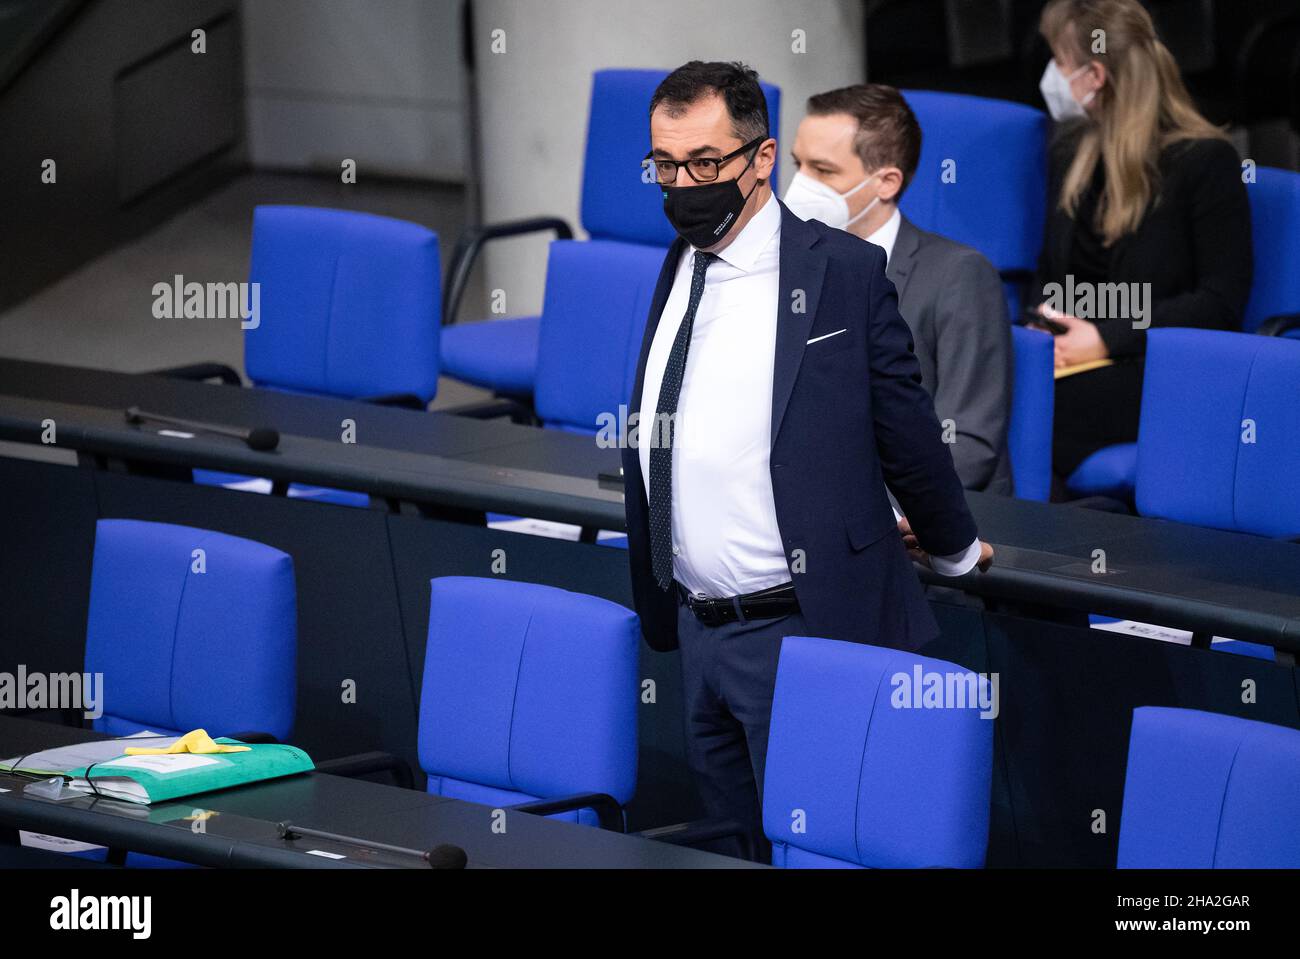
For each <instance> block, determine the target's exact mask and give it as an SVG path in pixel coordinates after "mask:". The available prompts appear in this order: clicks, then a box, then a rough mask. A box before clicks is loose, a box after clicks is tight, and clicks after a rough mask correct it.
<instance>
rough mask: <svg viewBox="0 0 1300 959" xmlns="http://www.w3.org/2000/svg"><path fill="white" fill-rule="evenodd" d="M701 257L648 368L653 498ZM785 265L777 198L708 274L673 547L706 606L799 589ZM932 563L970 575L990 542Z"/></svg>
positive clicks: (688, 584)
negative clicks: (784, 534) (775, 399)
mask: <svg viewBox="0 0 1300 959" xmlns="http://www.w3.org/2000/svg"><path fill="white" fill-rule="evenodd" d="M895 216H897V212H896V213H895ZM896 232H897V231H895V233H896ZM891 246H892V243H891ZM695 254H696V250H695V248H694V247H688V248H687V249H686V250H685V252H684V253H683V254H682V258H681V261H680V262H679V263H678V264H677V273H676V275H675V276H674V279H673V286H672V290H671V291H670V292H669V294H668V300H667V302H666V303H665V304H664V309H663V313H662V314H661V315H660V318H659V324H658V327H657V328H656V330H655V334H654V340H653V341H652V342H651V344H650V354H649V357H648V358H647V361H646V368H645V380H644V383H643V384H642V389H641V397H640V407H639V419H638V423H639V431H638V440H639V444H638V450H637V452H638V456H639V458H640V462H641V476H642V478H643V480H644V482H645V486H646V489H647V491H648V490H649V486H650V447H651V443H652V441H653V439H654V436H653V434H654V432H655V426H654V424H655V407H656V405H657V404H658V400H659V388H660V386H661V384H662V382H663V375H664V368H665V366H666V365H667V362H668V354H669V353H670V352H671V351H672V346H673V341H674V340H675V339H676V337H677V331H678V330H679V329H680V327H681V323H682V320H683V319H684V318H685V315H686V308H687V306H688V304H689V301H690V288H691V278H692V274H693V271H694V265H695ZM780 254H781V207H780V205H779V204H778V203H777V201H776V197H775V196H773V197H770V198H769V199H768V201H767V203H765V204H764V205H763V207H762V209H760V210H759V211H758V212H757V213H756V214H754V217H753V218H752V219H751V220H750V221H749V222H748V223H746V224H745V226H744V228H743V229H742V230H741V231H740V232H739V233H738V234H737V235H736V237H735V239H733V240H732V241H731V243H729V244H728V245H727V247H726V248H725V249H723V250H722V251H720V252H719V253H718V256H719V259H718V260H716V261H714V262H713V263H712V264H711V265H710V266H709V269H708V272H707V273H706V274H705V283H704V293H703V295H702V296H701V298H700V303H699V307H698V308H697V310H696V314H695V322H694V325H693V327H692V332H691V343H690V349H689V350H688V352H687V360H686V371H685V374H684V375H683V377H682V389H681V393H680V395H679V397H678V401H677V418H676V420H675V424H674V425H675V429H674V437H673V440H674V441H673V469H672V539H673V577H674V578H675V579H676V580H677V581H678V582H679V583H681V584H682V586H683V587H684V588H685V589H687V590H688V591H689V592H691V593H694V594H695V595H697V596H705V597H709V598H718V597H726V596H736V595H743V594H745V593H752V592H754V591H756V590H760V589H766V588H767V587H769V586H777V585H779V584H781V583H784V582H787V581H788V580H789V579H790V570H789V566H788V563H787V560H786V557H785V555H784V550H783V546H782V541H781V532H780V528H779V527H778V525H777V521H776V504H775V501H774V499H773V495H772V476H771V471H770V460H771V453H772V377H773V367H774V364H775V359H776V325H777V301H778V298H779V295H780V289H779V284H780ZM931 559H932V563H933V566H934V568H935V571H936V572H938V573H940V574H941V575H945V576H956V575H960V574H962V573H965V572H966V571H967V570H969V569H971V568H972V567H973V566H974V565H975V562H976V561H977V560H978V559H979V541H978V540H976V541H975V542H974V543H972V544H971V547H970V548H969V549H967V550H966V551H965V552H963V553H960V554H957V555H954V556H948V557H937V556H936V557H931ZM968 560H969V561H968Z"/></svg>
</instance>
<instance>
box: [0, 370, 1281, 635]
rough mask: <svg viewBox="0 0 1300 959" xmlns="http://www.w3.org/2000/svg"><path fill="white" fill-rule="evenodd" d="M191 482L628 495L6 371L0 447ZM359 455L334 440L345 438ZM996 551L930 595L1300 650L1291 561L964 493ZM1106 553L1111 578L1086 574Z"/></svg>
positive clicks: (588, 447) (540, 507)
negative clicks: (170, 426) (251, 430)
mask: <svg viewBox="0 0 1300 959" xmlns="http://www.w3.org/2000/svg"><path fill="white" fill-rule="evenodd" d="M131 405H137V406H140V407H142V408H144V409H147V410H150V411H151V412H158V413H163V414H169V415H173V416H179V417H183V418H194V419H202V420H206V421H209V422H215V423H222V424H229V425H235V426H241V427H255V426H264V425H269V426H274V427H275V428H276V429H278V430H279V431H280V433H281V442H280V446H279V449H277V450H276V451H275V452H273V453H257V452H254V451H253V450H250V449H248V448H247V447H246V446H245V445H244V444H243V443H241V442H240V441H238V440H233V439H226V438H224V437H220V436H196V437H195V438H194V439H189V440H185V439H175V438H171V437H166V436H160V435H158V433H157V432H156V429H155V428H154V427H140V426H133V425H130V424H128V423H127V422H126V421H125V418H124V416H123V411H124V410H125V408H126V407H127V406H131ZM46 418H53V419H54V420H55V422H56V423H57V424H58V445H59V446H61V447H66V448H72V449H77V450H84V451H88V452H93V453H98V454H102V455H106V456H114V457H122V458H126V459H136V460H143V461H149V462H157V463H166V464H174V465H177V466H189V465H195V466H201V467H206V468H210V469H220V470H230V471H232V472H242V473H246V474H251V475H257V476H268V477H271V478H273V479H283V480H290V481H295V480H296V481H299V482H306V483H316V484H320V485H324V486H336V487H343V488H349V489H359V490H362V491H365V492H369V493H373V494H376V495H379V496H387V497H393V498H397V499H410V500H414V501H417V502H428V503H435V504H438V505H443V506H450V507H458V508H464V509H474V510H491V511H495V512H505V513H512V514H515V515H526V516H534V517H538V518H541V519H553V520H558V521H561V522H568V523H577V524H580V525H584V526H594V527H598V528H602V529H623V528H624V525H625V521H624V515H623V497H622V493H621V492H620V491H617V490H610V489H606V488H603V487H602V486H601V485H600V483H599V482H598V481H597V475H598V474H599V473H600V472H616V471H617V468H618V454H617V451H616V450H612V449H601V448H598V447H597V445H596V443H595V442H594V440H593V439H592V438H591V437H583V436H577V435H573V434H569V433H563V432H560V431H554V430H540V429H535V428H532V427H524V426H516V425H514V424H511V423H507V422H502V421H486V422H485V421H481V420H472V419H467V418H462V417H456V416H451V415H448V414H441V413H421V412H416V411H411V410H402V409H391V408H385V407H377V406H374V405H372V404H367V403H363V402H357V401H347V400H337V399H326V398H320V397H311V396H299V395H293V394H287V393H279V392H275V391H269V390H259V389H238V388H234V387H229V386H218V385H213V384H208V383H192V382H186V381H183V380H173V379H167V378H164V377H159V376H151V375H140V374H125V373H113V372H107V371H102V370H89V369H81V368H76V367H67V366H57V365H52V364H44V363H30V362H26V361H19V360H4V359H0V439H13V440H20V441H25V442H36V441H38V440H39V437H40V432H41V428H42V427H41V423H42V421H43V420H45V419H46ZM345 418H350V419H352V420H354V421H355V422H356V425H357V441H358V442H357V444H356V445H345V444H343V443H341V442H340V441H339V438H340V428H341V422H342V420H343V419H345ZM967 498H968V501H969V502H970V505H971V509H972V510H973V512H974V514H975V517H976V520H977V521H978V523H979V529H980V534H981V536H982V537H983V538H984V539H986V540H988V541H989V542H991V543H993V544H994V546H995V547H996V548H997V559H996V561H995V565H994V566H993V568H992V569H991V570H990V572H988V573H987V574H982V575H981V574H971V575H968V576H966V577H963V578H962V579H960V580H944V579H940V578H938V577H935V576H933V575H932V574H929V573H924V574H923V576H924V577H925V578H926V579H927V580H929V581H932V582H937V583H941V584H942V585H948V586H957V587H958V588H961V589H964V590H967V591H969V592H972V593H977V594H980V595H984V596H986V597H990V598H995V599H1002V600H1012V601H1017V602H1025V603H1035V604H1042V605H1050V606H1057V607H1062V608H1066V609H1073V610H1078V611H1083V612H1096V613H1108V614H1110V615H1114V616H1119V617H1124V618H1128V619H1136V620H1142V621H1145V622H1153V623H1159V624H1162V625H1165V626H1171V627H1179V628H1183V629H1190V630H1195V631H1198V632H1204V633H1212V634H1218V635H1222V636H1228V637H1231V638H1234V639H1242V640H1250V641H1254V642H1260V643H1267V644H1269V645H1273V646H1275V647H1276V648H1277V649H1279V650H1284V651H1286V652H1288V653H1292V654H1294V653H1296V652H1300V545H1298V544H1294V543H1285V542H1278V541H1273V540H1268V539H1264V538H1261V537H1256V536H1249V535H1245V534H1240V533H1231V532H1224V531H1220V530H1210V529H1201V528H1198V527H1193V526H1186V525H1183V524H1180V523H1170V522H1165V521H1161V520H1154V519H1149V518H1144V517H1134V516H1119V515H1115V514H1110V513H1103V512H1098V511H1093V510H1086V509H1080V508H1077V507H1072V506H1062V505H1052V504H1044V503H1033V502H1028V501H1025V500H1014V499H1007V498H1005V497H998V496H991V495H988V494H982V493H969V494H967ZM1098 549H1101V550H1104V551H1105V557H1106V566H1107V570H1108V571H1107V572H1106V573H1105V574H1100V573H1095V572H1093V561H1094V551H1095V550H1098Z"/></svg>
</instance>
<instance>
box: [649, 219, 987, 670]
mask: <svg viewBox="0 0 1300 959" xmlns="http://www.w3.org/2000/svg"><path fill="white" fill-rule="evenodd" d="M685 249H686V241H684V240H682V239H680V238H679V239H678V240H677V242H675V243H674V244H673V245H672V247H671V248H670V249H669V251H668V256H667V258H666V259H665V260H664V265H663V269H662V270H661V271H660V274H659V283H658V286H657V287H656V289H655V296H654V302H653V303H652V304H651V307H650V317H649V320H648V322H647V323H646V330H645V339H644V340H643V342H642V344H641V357H640V361H639V363H638V364H637V374H636V385H635V387H634V388H633V393H632V397H631V400H630V402H629V404H628V408H629V409H630V410H634V411H635V410H638V409H639V408H640V403H641V390H642V384H643V382H644V379H645V366H646V358H647V356H648V354H649V352H650V344H651V343H652V342H653V340H654V335H655V329H656V327H657V326H658V325H659V315H660V313H662V312H663V308H664V304H665V303H666V302H667V300H668V294H669V291H670V290H671V289H672V284H673V279H674V276H675V275H676V272H677V264H678V262H679V261H680V259H681V256H682V252H683V251H684V250H685ZM780 256H781V260H780V292H779V294H778V307H777V308H778V311H779V313H778V317H777V330H776V360H775V369H774V374H773V379H772V454H771V463H770V467H771V478H772V493H773V498H774V500H775V503H776V519H777V525H778V527H779V529H780V531H781V540H782V542H783V544H784V547H785V556H786V562H787V564H788V565H790V567H791V577H790V578H791V580H792V582H793V583H794V589H795V595H796V596H797V597H798V600H799V607H800V610H801V611H802V613H803V617H804V620H805V621H806V622H807V624H808V629H809V631H810V632H811V633H812V634H813V635H815V636H823V637H827V638H830V639H840V640H851V641H854V642H861V643H871V644H873V645H879V646H891V647H894V648H898V649H908V650H915V649H918V648H919V647H921V646H922V645H924V644H925V643H926V642H928V641H929V640H931V639H933V638H934V637H935V636H936V635H937V634H938V626H937V625H936V623H935V621H934V617H933V615H932V614H931V612H930V608H929V605H928V604H927V602H926V600H925V597H924V595H923V593H922V590H921V584H920V581H919V580H918V579H917V576H916V572H915V571H914V570H913V569H912V564H911V561H910V560H909V558H908V556H907V551H906V550H905V549H904V548H903V540H902V537H900V536H899V535H898V532H897V524H896V523H895V521H894V514H893V510H892V509H891V507H890V504H889V499H888V497H887V495H886V493H885V484H886V482H887V483H888V484H889V488H890V489H891V490H893V492H894V495H895V496H896V497H897V498H898V501H899V504H900V505H901V506H902V508H903V511H904V514H905V515H906V516H907V518H908V520H909V521H910V522H911V524H912V529H913V531H914V532H915V533H916V535H917V539H918V540H919V541H920V543H921V546H922V548H924V549H926V550H927V551H929V552H931V553H936V554H939V555H946V554H950V553H958V552H961V551H962V550H964V549H966V547H967V546H969V545H970V543H971V541H972V540H974V539H975V537H976V529H975V521H974V520H973V519H972V518H971V515H970V512H969V510H968V509H967V507H966V498H965V494H964V492H963V490H962V486H961V481H960V480H959V479H958V478H957V473H956V471H955V469H954V468H953V461H952V454H951V453H950V451H949V449H948V447H947V445H946V444H945V443H944V442H943V439H942V431H941V427H940V426H939V422H938V419H937V418H936V417H935V413H934V405H933V403H932V402H931V399H930V395H929V393H927V392H926V390H925V388H924V387H923V386H922V385H921V371H920V365H919V364H918V362H917V359H916V356H915V355H914V354H913V343H912V335H911V332H910V330H909V329H908V326H907V323H905V322H904V321H903V318H902V317H901V316H900V315H899V312H898V298H897V296H896V294H895V292H894V285H893V284H892V283H890V282H889V280H888V279H886V278H885V253H884V250H882V249H881V248H880V247H878V246H876V245H875V244H872V243H868V242H866V241H865V240H861V239H859V238H857V237H855V236H853V235H852V234H850V233H846V232H844V231H843V230H836V229H833V228H831V227H829V226H827V225H826V224H824V223H821V222H820V221H817V220H810V221H808V222H805V221H803V220H801V219H799V218H798V217H797V216H795V215H794V214H793V213H791V212H790V211H789V210H788V209H786V207H785V204H781V254H780ZM800 292H801V293H802V295H801V296H798V295H796V294H798V293H800ZM801 306H802V309H800V307H801ZM838 330H844V331H845V332H843V333H839V334H838V335H836V336H827V334H831V333H835V332H836V331H838ZM821 336H827V338H826V339H824V340H821V341H820V342H817V343H812V344H809V343H808V341H809V340H810V339H816V338H817V337H821ZM687 363H688V364H689V363H690V354H689V353H688V354H687ZM623 475H624V483H625V487H626V490H625V492H626V495H625V501H626V508H627V533H628V536H627V538H628V550H629V558H630V561H631V569H632V595H633V600H634V602H635V605H636V611H637V614H638V615H639V616H640V617H641V629H642V632H643V634H644V635H645V638H646V642H648V643H649V644H650V646H651V647H652V648H654V649H657V650H661V651H666V650H671V649H675V648H676V647H677V596H676V593H675V590H672V589H670V590H667V591H665V590H661V589H660V588H659V586H658V584H657V583H655V581H654V575H653V573H652V572H651V566H650V527H649V509H648V508H647V505H646V491H645V483H644V481H643V478H642V476H641V462H640V458H639V455H638V453H637V450H636V449H635V448H633V447H631V446H626V445H625V447H624V449H623ZM800 551H801V552H800Z"/></svg>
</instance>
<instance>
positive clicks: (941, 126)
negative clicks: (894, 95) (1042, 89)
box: [901, 90, 1048, 316]
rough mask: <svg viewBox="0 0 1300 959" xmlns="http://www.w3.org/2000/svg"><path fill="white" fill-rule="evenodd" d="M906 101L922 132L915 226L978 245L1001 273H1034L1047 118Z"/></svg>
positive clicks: (1012, 107) (912, 195) (965, 101)
mask: <svg viewBox="0 0 1300 959" xmlns="http://www.w3.org/2000/svg"><path fill="white" fill-rule="evenodd" d="M903 96H904V99H906V100H907V103H908V105H909V106H910V107H911V108H912V112H913V113H915V114H916V119H917V122H918V123H919V124H920V126H921V159H920V162H919V164H918V166H917V170H916V175H915V176H914V177H913V178H912V182H911V184H909V185H908V188H907V192H906V193H904V194H903V199H902V202H901V208H902V210H903V212H904V213H905V214H907V217H908V219H910V220H911V221H912V222H913V223H915V224H916V225H917V226H919V227H920V228H921V229H923V230H930V231H931V232H934V233H938V234H940V235H942V236H946V237H948V239H950V240H956V241H957V242H958V243H964V244H966V245H967V246H973V247H974V248H975V249H977V250H979V251H980V252H981V253H983V254H984V255H985V256H986V257H988V259H989V262H991V263H992V264H993V265H994V267H996V268H997V270H998V272H999V273H1002V274H1004V275H1005V274H1008V273H1025V272H1029V271H1032V270H1033V269H1034V268H1035V265H1036V264H1037V262H1038V255H1039V252H1040V248H1041V246H1042V240H1043V224H1044V217H1045V215H1046V202H1047V126H1048V124H1047V117H1046V115H1045V114H1043V113H1042V111H1040V110H1035V109H1034V108H1033V107H1028V106H1025V105H1024V104H1021V103H1009V102H1007V101H1005V100H991V99H987V98H985V97H973V96H967V95H965V94H959V93H938V92H935V91H932V90H904V91H903ZM1012 315H1013V316H1014V315H1015V314H1014V313H1013V314H1012Z"/></svg>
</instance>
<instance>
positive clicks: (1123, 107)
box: [1038, 0, 1227, 246]
mask: <svg viewBox="0 0 1300 959" xmlns="http://www.w3.org/2000/svg"><path fill="white" fill-rule="evenodd" d="M1038 29H1039V32H1040V33H1042V35H1043V37H1044V38H1045V39H1046V40H1047V42H1048V44H1050V45H1051V47H1052V49H1053V50H1054V51H1057V50H1059V51H1062V52H1063V53H1068V54H1069V55H1070V56H1071V58H1072V59H1073V61H1074V64H1075V67H1076V69H1077V68H1078V67H1081V66H1083V65H1084V64H1087V63H1089V62H1091V61H1093V60H1096V61H1099V62H1100V63H1102V64H1103V65H1104V66H1105V67H1106V83H1105V85H1104V86H1103V87H1102V88H1101V89H1100V90H1099V91H1098V92H1097V98H1096V100H1097V102H1096V103H1095V105H1094V106H1093V107H1092V109H1091V110H1090V111H1089V119H1088V121H1087V123H1086V124H1085V126H1084V129H1083V133H1082V136H1081V138H1080V140H1079V145H1078V150H1077V151H1076V153H1075V155H1074V161H1073V162H1072V163H1071V164H1070V168H1069V170H1068V171H1067V172H1066V175H1065V181H1064V183H1063V185H1062V188H1061V197H1060V206H1061V209H1063V210H1065V211H1066V212H1067V213H1068V214H1069V215H1070V216H1071V217H1073V216H1074V215H1075V212H1076V210H1077V209H1078V204H1079V197H1080V195H1081V194H1082V193H1083V191H1084V189H1086V187H1087V186H1088V184H1089V183H1090V182H1091V180H1092V177H1093V173H1094V171H1095V170H1096V168H1097V163H1098V161H1100V162H1101V164H1102V166H1103V168H1104V169H1105V171H1106V187H1105V192H1104V193H1103V194H1102V195H1101V197H1100V198H1099V200H1098V203H1097V220H1096V223H1095V224H1094V225H1095V227H1096V229H1097V230H1098V232H1100V234H1101V236H1102V238H1103V240H1104V242H1105V244H1106V245H1107V246H1110V245H1111V244H1113V243H1114V242H1115V241H1116V240H1118V239H1119V238H1120V237H1121V236H1123V235H1125V234H1126V233H1131V232H1133V231H1134V230H1136V229H1137V228H1138V226H1139V225H1140V224H1141V222H1142V217H1143V215H1144V214H1145V213H1146V209H1147V206H1148V204H1149V203H1150V202H1151V198H1152V197H1153V196H1155V195H1157V194H1158V192H1159V189H1160V168H1159V161H1160V154H1161V153H1162V152H1163V150H1164V149H1165V147H1167V146H1169V145H1170V144H1171V143H1176V142H1178V141H1180V140H1193V139H1208V138H1213V139H1221V140H1226V139H1227V137H1226V135H1225V134H1224V132H1223V131H1222V130H1220V129H1219V128H1218V127H1216V126H1214V125H1213V124H1212V123H1210V122H1209V121H1208V120H1206V119H1205V118H1204V117H1203V116H1201V114H1200V113H1199V112H1198V111H1197V109H1196V106H1195V104H1193V102H1192V98H1191V96H1190V95H1189V94H1188V92H1187V87H1185V86H1184V85H1183V80H1182V77H1181V76H1180V75H1179V72H1178V64H1177V62H1176V61H1175V60H1174V57H1173V54H1171V53H1170V52H1169V49H1168V48H1167V47H1166V46H1165V45H1164V44H1163V43H1161V42H1160V40H1159V39H1158V38H1157V37H1156V31H1155V25H1154V24H1153V23H1152V22H1151V16H1150V14H1148V13H1147V11H1146V10H1145V9H1143V7H1142V6H1141V4H1139V3H1138V2H1137V0H1051V2H1050V3H1048V5H1047V6H1046V7H1045V8H1044V9H1043V14H1042V19H1041V20H1040V21H1039V27H1038ZM1097 31H1102V32H1101V33H1098V32H1097Z"/></svg>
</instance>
